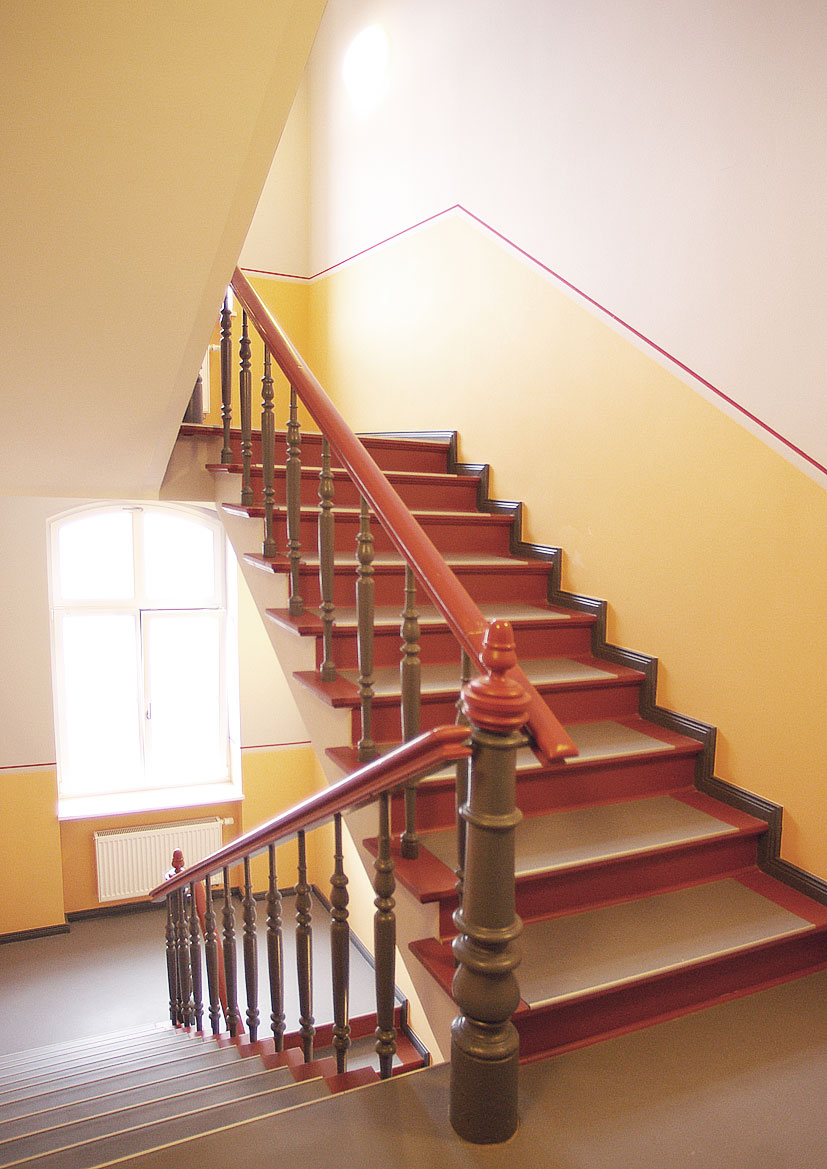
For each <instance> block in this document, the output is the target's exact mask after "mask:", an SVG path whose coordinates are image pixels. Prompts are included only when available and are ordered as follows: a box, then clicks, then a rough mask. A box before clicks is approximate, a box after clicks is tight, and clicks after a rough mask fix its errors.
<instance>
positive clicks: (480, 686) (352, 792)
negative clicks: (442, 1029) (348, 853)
mask: <svg viewBox="0 0 827 1169" xmlns="http://www.w3.org/2000/svg"><path fill="white" fill-rule="evenodd" d="M481 656H482V665H483V670H484V673H483V675H481V676H479V677H477V678H475V679H473V680H472V681H471V682H469V683H468V684H467V685H466V686H465V687H464V688H463V692H462V707H463V712H464V715H465V720H466V721H465V722H464V723H463V724H460V725H452V726H442V727H437V728H435V729H433V730H430V731H426V732H425V733H424V734H422V735H419V736H417V737H416V738H415V739H411V740H410V741H409V742H407V743H405V744H403V745H402V746H400V747H398V748H397V749H396V750H394V751H392V752H390V753H389V754H388V755H386V756H383V757H381V758H379V759H376V760H374V761H372V762H370V763H368V764H365V765H364V766H363V767H361V768H359V769H358V770H357V771H355V772H354V773H352V774H351V775H349V776H347V777H346V778H345V779H342V780H340V781H339V782H338V783H335V784H333V785H332V786H331V787H330V788H328V789H326V790H324V791H322V792H320V793H317V794H316V795H313V796H311V797H309V798H308V799H306V800H304V801H303V802H302V803H300V804H298V805H296V806H295V807H294V808H291V809H289V810H288V811H286V812H284V813H282V814H280V815H278V816H275V817H273V818H272V819H271V820H269V821H267V823H266V824H263V825H261V826H260V827H259V828H256V829H255V830H253V831H252V832H248V833H246V834H245V835H243V836H242V837H239V838H238V839H237V840H235V841H232V842H231V843H230V844H228V845H225V846H224V847H223V848H221V849H219V850H218V851H217V852H215V853H213V855H212V856H210V857H208V858H207V859H205V860H203V861H199V862H198V863H197V864H193V865H190V866H189V867H188V868H185V869H182V870H181V871H172V872H171V873H169V874H168V877H167V880H166V881H165V882H164V883H163V884H161V885H159V886H158V887H157V888H155V889H153V890H152V892H151V893H150V898H151V899H152V900H154V901H162V900H164V899H166V902H167V920H168V942H169V946H170V948H169V949H168V967H169V977H170V996H171V1002H173V1003H174V1004H175V1012H176V1013H174V1014H173V1021H174V1022H178V1023H180V1024H182V1025H184V1026H189V1027H193V1026H198V1025H199V1021H200V1019H201V1017H202V1015H203V1005H202V1004H201V1002H200V998H199V996H200V985H201V978H200V950H199V948H198V946H195V945H190V946H188V945H187V943H186V931H187V924H188V922H190V923H192V922H193V921H194V918H195V912H194V909H192V908H191V910H190V913H189V915H188V914H187V912H186V909H185V894H186V891H187V890H189V895H190V901H191V906H194V905H195V903H196V900H197V897H198V894H197V890H198V887H199V882H200V881H201V880H202V879H203V880H204V882H205V885H206V903H207V906H208V907H210V908H208V913H207V917H208V921H209V917H210V914H211V884H210V882H211V878H212V876H213V874H215V873H221V874H222V878H223V884H224V908H223V917H224V920H225V945H224V959H225V964H226V973H227V980H226V982H227V990H226V996H227V1016H228V1023H229V1031H230V1035H231V1036H233V1037H235V1036H236V1033H237V1031H238V1033H239V1034H240V1030H239V1028H240V1017H241V1015H240V1011H239V1008H238V1006H237V1004H236V1002H235V993H236V985H237V978H236V970H235V961H236V953H235V945H234V943H233V941H232V939H233V938H234V932H235V931H234V910H233V907H232V897H231V890H230V883H229V881H230V878H229V871H230V867H231V866H232V865H235V864H238V863H239V862H240V863H242V864H243V866H244V890H243V901H242V904H243V906H244V927H245V935H249V936H250V937H253V936H255V931H256V921H255V916H256V915H255V901H254V898H253V892H252V888H251V877H250V863H249V862H250V857H251V856H252V855H254V854H255V853H257V852H261V851H263V850H265V849H266V850H267V852H268V856H269V865H270V868H269V886H268V894H267V950H268V958H269V964H268V965H269V974H270V1002H271V1008H272V1010H271V1014H270V1019H271V1029H272V1033H273V1039H272V1040H271V1041H269V1042H270V1043H272V1049H271V1050H273V1051H281V1050H282V1047H283V1042H284V1031H285V1023H284V971H283V968H282V958H281V955H282V946H281V925H280V898H279V896H278V893H277V880H276V873H275V851H276V846H277V845H278V844H280V843H283V842H284V841H286V840H288V839H290V838H292V837H293V836H297V837H298V839H299V845H300V848H299V863H298V872H299V880H298V883H297V885H296V893H297V909H299V912H298V913H297V929H296V934H297V946H296V950H297V973H298V978H299V999H300V1010H301V1014H300V1018H299V1023H300V1028H299V1032H298V1035H299V1039H300V1042H301V1046H302V1048H303V1051H304V1058H305V1060H310V1059H312V1057H313V1038H314V1020H313V1016H312V972H311V971H310V969H309V954H310V947H309V936H308V945H307V947H306V948H305V949H304V950H303V951H302V950H301V949H300V946H299V931H300V929H305V930H309V928H310V927H309V915H308V913H307V909H308V906H307V900H305V901H303V903H302V905H301V906H299V905H298V901H299V900H300V898H299V896H298V895H299V894H300V892H304V891H306V890H307V888H308V886H307V884H306V870H305V859H304V857H305V852H304V838H305V833H306V832H308V831H310V830H312V829H313V828H316V827H319V826H320V825H321V824H322V823H324V822H326V821H327V820H328V819H330V818H331V817H333V819H334V823H335V825H336V833H335V846H334V867H333V874H332V876H331V897H330V901H331V905H332V917H333V928H332V929H331V963H332V977H331V982H332V985H333V990H334V1002H333V1012H334V1020H333V1032H332V1035H333V1042H334V1046H335V1049H336V1059H337V1067H338V1070H339V1071H340V1072H344V1071H345V1070H346V1061H347V1049H348V1046H349V1034H350V1027H349V1021H348V1006H347V1004H348V1000H349V991H348V986H347V976H346V968H347V958H346V953H347V937H348V925H347V896H346V892H345V889H346V885H347V877H346V876H345V873H344V869H343V864H342V860H343V858H342V823H341V820H342V816H343V814H345V813H347V812H349V811H351V810H353V809H355V808H358V807H362V806H364V805H365V804H367V803H371V802H373V801H374V800H375V801H377V803H378V808H379V834H378V848H377V858H376V862H375V866H374V867H375V879H374V888H375V891H376V901H375V905H376V914H375V918H374V961H375V969H376V1018H377V1028H376V1039H377V1042H376V1050H377V1053H378V1056H379V1066H380V1075H381V1076H382V1077H383V1078H387V1077H388V1076H390V1075H391V1071H392V1064H393V1059H394V1053H395V1047H396V1044H395V1029H394V969H395V951H396V920H395V915H394V904H395V902H394V896H393V894H394V889H395V883H394V860H393V850H392V847H391V838H390V814H389V813H390V793H391V792H392V791H393V790H394V789H396V788H399V787H400V786H402V785H405V784H407V783H410V782H411V781H413V780H415V779H417V778H418V777H421V776H423V775H426V774H428V773H430V772H432V771H434V770H435V769H439V768H441V767H443V766H445V765H447V764H450V763H456V762H462V761H464V760H467V759H469V757H470V759H471V771H470V777H469V782H468V792H467V797H466V798H465V800H464V802H463V804H462V807H461V809H460V814H461V816H462V817H463V819H464V821H465V823H466V837H465V856H464V890H463V898H462V901H461V904H460V907H459V909H458V910H457V912H456V914H455V922H456V925H457V928H458V929H459V931H460V933H459V937H458V938H457V939H456V941H455V942H454V953H455V956H456V960H457V972H456V975H455V978H454V988H453V992H454V998H455V1000H456V1002H457V1005H458V1007H459V1009H460V1012H461V1013H460V1015H459V1017H458V1018H457V1019H456V1020H455V1022H454V1025H453V1028H452V1036H451V1095H450V1117H451V1122H452V1124H453V1126H454V1128H455V1129H456V1131H457V1132H458V1133H459V1134H460V1136H463V1137H465V1138H466V1139H467V1140H471V1141H474V1142H478V1143H487V1144H490V1143H495V1142H499V1141H504V1140H507V1139H508V1138H509V1137H510V1136H511V1135H513V1133H514V1131H515V1129H516V1126H517V1065H518V1056H519V1041H518V1038H517V1032H516V1029H515V1028H514V1026H513V1024H512V1023H511V1015H512V1014H513V1012H514V1011H515V1010H516V1008H517V1005H518V1003H519V990H518V987H517V982H516V978H515V975H514V970H515V968H516V966H517V965H518V963H519V955H518V952H517V950H516V944H515V943H516V939H517V937H518V935H519V932H520V929H521V923H520V920H519V918H518V917H517V915H516V909H515V893H514V830H515V828H516V825H517V823H518V822H519V820H520V813H519V811H518V810H517V809H516V807H515V770H516V752H517V748H518V746H519V745H520V744H521V743H522V742H523V737H522V734H521V728H522V726H523V725H524V723H525V717H526V713H527V710H528V698H527V696H526V694H525V692H524V691H523V690H522V688H521V687H520V686H519V684H518V683H517V682H515V681H514V679H513V677H512V676H511V672H512V670H513V666H514V661H515V653H514V639H513V633H512V630H511V627H510V625H509V624H508V622H505V621H495V622H492V623H491V625H490V626H489V628H488V630H487V632H486V635H485V638H484V642H483V650H482V655H481ZM469 731H470V738H471V743H470V745H469V741H468V738H469ZM228 940H229V944H228ZM205 941H206V945H205V950H206V967H207V982H208V988H209V998H210V1019H211V1020H214V1019H217V1018H218V1014H219V997H220V989H219V979H218V975H217V971H218V957H217V939H216V936H215V929H214V926H212V927H211V926H210V925H209V924H208V927H207V931H206V937H205ZM255 949H256V948H255V945H250V946H245V947H244V953H243V961H244V967H245V980H244V981H245V985H246V990H247V1012H246V1019H247V1022H248V1027H249V1038H250V1042H255V1041H256V1040H257V1034H256V1026H257V1020H258V1017H259V1010H258V1002H257V1001H256V995H257V990H256V978H255V976H251V975H252V971H251V965H254V964H255V962H256V954H255ZM188 963H192V966H190V965H188ZM196 965H197V967H198V970H197V972H196V970H195V966H196ZM213 1030H214V1031H216V1030H217V1028H216V1027H215V1026H213ZM258 1050H262V1048H261V1047H260V1048H259V1049H258Z"/></svg>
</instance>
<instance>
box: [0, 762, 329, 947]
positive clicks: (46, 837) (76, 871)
mask: <svg viewBox="0 0 827 1169" xmlns="http://www.w3.org/2000/svg"><path fill="white" fill-rule="evenodd" d="M241 766H242V783H243V787H244V799H243V800H239V801H237V802H228V803H225V804H210V805H206V806H204V807H199V808H184V809H181V808H178V809H172V810H170V811H166V812H136V813H134V814H131V815H128V816H100V817H96V818H94V819H89V820H64V821H63V822H62V823H61V824H60V826H59V833H58V832H57V824H56V821H55V803H56V799H57V791H56V779H55V774H54V771H53V770H52V771H51V772H43V773H39V772H38V773H32V772H26V773H23V774H18V775H17V776H16V778H17V781H18V783H17V785H16V790H17V791H18V792H19V791H20V787H21V785H22V784H23V783H26V785H27V788H26V791H27V801H28V810H27V813H26V825H27V835H28V838H29V839H34V840H35V841H40V844H39V846H38V849H37V851H38V853H39V854H40V856H41V858H42V857H47V858H49V859H50V860H51V862H52V863H51V868H54V867H55V862H56V864H57V867H58V881H57V882H56V883H55V873H53V872H52V871H51V868H50V867H49V865H46V866H44V864H43V862H42V859H41V862H40V864H39V865H38V866H37V867H38V871H42V872H43V876H42V878H41V884H42V887H43V888H44V889H46V888H47V886H48V898H47V904H49V906H50V913H51V918H50V919H49V920H48V921H40V920H39V919H38V926H39V925H43V924H48V925H52V924H56V923H58V922H62V921H63V914H64V911H65V912H66V913H67V914H68V913H77V912H79V911H81V910H88V909H97V908H99V907H100V905H101V903H100V902H99V901H98V896H97V880H96V868H95V840H94V834H95V833H96V832H102V831H104V830H106V829H110V828H131V827H136V826H138V825H143V824H164V823H175V822H177V821H181V820H195V819H200V818H202V817H207V816H220V817H222V818H224V819H228V820H232V821H233V823H232V824H226V825H225V826H224V843H225V844H226V843H228V842H229V841H231V840H233V839H234V838H235V837H236V836H240V835H241V833H242V832H249V831H250V829H251V828H256V827H258V825H259V824H261V823H262V822H263V821H265V820H268V819H270V818H271V817H272V816H275V815H276V814H277V813H278V812H282V811H284V810H286V809H287V808H289V807H292V805H293V804H295V803H298V802H299V801H300V800H303V799H305V798H307V796H309V795H312V793H313V792H314V791H317V790H319V788H320V787H322V786H324V778H323V776H322V773H321V769H320V768H319V766H318V763H317V760H316V756H315V754H314V752H313V750H312V748H310V747H307V746H301V747H281V748H276V749H265V748H252V749H245V750H243V751H242V760H241ZM32 776H35V777H36V779H37V784H36V785H32V782H31V781H32ZM7 786H9V789H10V792H11V787H10V785H7ZM32 786H34V787H35V789H36V790H37V792H38V793H40V794H41V797H40V798H38V801H37V805H36V806H33V805H32V802H31V799H30V797H29V794H28V793H29V788H30V787H32ZM4 792H5V788H4ZM41 805H42V807H41ZM32 824H36V825H37V828H36V830H35V831H32V827H31V826H32ZM320 836H321V834H320V833H313V834H311V835H310V836H309V837H308V856H309V863H308V870H309V875H310V880H311V882H314V881H318V882H319V883H320V884H321V887H322V888H323V889H324V888H326V884H327V882H328V879H329V876H330V867H331V859H330V858H331V855H332V854H331V852H330V850H329V849H328V850H327V852H326V853H325V852H324V851H322V852H321V855H319V854H320V842H319V839H318V838H319V837H320ZM18 839H19V838H18ZM3 840H4V841H5V840H6V838H5V837H4V838H3ZM5 847H8V845H6V846H5ZM184 859H185V861H186V859H187V858H186V857H185V858H184ZM18 867H19V866H18ZM61 869H62V881H61V880H60V871H61ZM277 869H278V875H279V884H280V886H281V887H282V888H284V887H285V886H288V885H292V884H295V881H296V845H295V842H290V843H288V844H286V845H284V846H283V847H282V848H280V849H279V850H278V854H277ZM9 871H13V868H12V866H11V863H10V864H9ZM241 880H242V877H241V873H240V871H239V872H235V873H234V874H233V882H234V884H240V883H241ZM253 883H254V888H255V890H256V891H257V892H263V891H264V890H266V888H267V857H266V854H264V855H263V856H259V857H257V858H256V859H255V860H254V862H253ZM55 890H60V891H61V892H63V896H62V897H56V896H55ZM64 891H65V892H64ZM31 900H32V899H31V898H25V899H21V903H20V910H19V916H20V921H21V922H23V923H24V924H19V925H17V926H9V927H8V928H7V929H6V928H4V929H2V930H1V931H0V932H3V933H7V932H12V931H13V930H14V929H33V928H37V927H35V926H33V925H32V924H31V920H32V918H31V914H30V912H29V911H30V909H31ZM132 900H134V899H132ZM106 904H109V905H112V904H117V903H116V902H107V903H106Z"/></svg>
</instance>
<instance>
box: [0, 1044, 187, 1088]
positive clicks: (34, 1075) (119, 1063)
mask: <svg viewBox="0 0 827 1169" xmlns="http://www.w3.org/2000/svg"><path fill="white" fill-rule="evenodd" d="M186 1038H187V1037H186V1036H185V1035H184V1036H183V1037H179V1036H177V1035H175V1033H174V1032H172V1031H166V1032H163V1031H162V1032H159V1033H158V1039H157V1041H153V1042H151V1043H142V1044H137V1045H129V1044H124V1045H123V1046H122V1045H117V1046H115V1047H94V1048H90V1049H89V1050H87V1051H86V1052H85V1053H83V1052H79V1051H78V1050H70V1051H67V1052H61V1051H57V1052H55V1053H54V1054H53V1055H52V1056H51V1057H38V1058H37V1059H36V1060H32V1062H31V1063H22V1064H21V1065H20V1066H19V1067H18V1068H16V1069H15V1070H14V1071H12V1070H10V1069H9V1068H3V1069H2V1075H0V1099H2V1094H3V1093H4V1092H6V1091H8V1090H9V1089H12V1088H17V1087H19V1086H20V1085H21V1084H24V1083H25V1084H34V1083H36V1082H38V1081H39V1080H46V1081H51V1080H53V1079H55V1078H56V1077H58V1076H68V1075H72V1074H74V1073H76V1072H83V1071H86V1072H89V1073H90V1074H91V1073H94V1072H97V1071H99V1070H100V1069H106V1068H111V1067H126V1066H127V1065H129V1064H132V1063H135V1064H139V1063H140V1062H141V1061H143V1060H145V1059H146V1058H147V1057H148V1056H159V1054H160V1053H161V1052H165V1053H168V1054H171V1055H173V1054H174V1055H176V1056H177V1055H178V1054H179V1053H180V1054H182V1055H185V1054H186V1053H187V1052H188V1050H189V1049H188V1048H187V1047H185V1046H184V1042H185V1040H186Z"/></svg>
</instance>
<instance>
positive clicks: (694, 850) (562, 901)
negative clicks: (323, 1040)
mask: <svg viewBox="0 0 827 1169" xmlns="http://www.w3.org/2000/svg"><path fill="white" fill-rule="evenodd" d="M756 855H757V842H756V839H755V837H754V836H744V835H742V834H740V833H739V834H737V835H733V836H728V837H725V838H723V839H719V840H712V841H697V842H695V843H694V844H693V845H692V846H686V847H683V848H680V849H668V850H663V851H662V852H655V853H645V854H642V855H641V854H636V855H635V856H632V857H618V858H616V859H615V860H612V861H606V862H604V863H602V864H599V865H589V866H583V867H582V868H577V869H572V870H568V871H567V872H564V873H554V874H547V873H546V874H538V875H536V876H531V877H520V878H519V879H518V880H517V885H516V890H517V913H518V914H519V915H520V917H521V918H522V919H523V921H532V920H538V919H541V918H546V919H547V918H551V917H562V916H564V915H566V914H570V913H580V912H582V911H584V910H587V909H596V908H599V907H601V906H605V905H612V904H615V903H617V902H621V901H628V900H629V899H630V898H633V897H639V896H648V895H650V894H653V893H665V892H667V891H669V890H671V889H680V888H683V887H685V886H687V885H694V884H697V883H698V882H699V881H706V880H711V879H713V878H716V877H727V876H734V875H735V874H738V873H741V872H742V871H743V870H744V869H746V868H748V867H749V866H750V865H755V863H756ZM456 906H457V902H456V897H455V896H453V895H452V896H451V897H449V898H446V899H444V900H443V899H440V916H439V928H440V936H441V937H443V938H450V937H453V935H454V934H455V933H456V929H455V927H454V924H453V921H452V917H451V915H452V914H453V911H454V910H455V909H456Z"/></svg>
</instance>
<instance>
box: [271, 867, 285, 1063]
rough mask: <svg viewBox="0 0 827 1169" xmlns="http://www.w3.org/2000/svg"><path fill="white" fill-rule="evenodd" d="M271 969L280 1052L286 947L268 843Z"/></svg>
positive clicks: (273, 1022) (274, 1025) (274, 1028)
mask: <svg viewBox="0 0 827 1169" xmlns="http://www.w3.org/2000/svg"><path fill="white" fill-rule="evenodd" d="M267 851H268V857H269V862H270V863H269V881H268V886H267V972H268V975H269V980H270V1030H271V1031H272V1032H273V1041H274V1043H275V1046H276V1051H281V1050H282V1049H283V1047H284V949H283V945H282V934H281V893H279V886H278V879H277V877H276V846H275V845H274V844H271V845H269V846H268V850H267Z"/></svg>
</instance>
